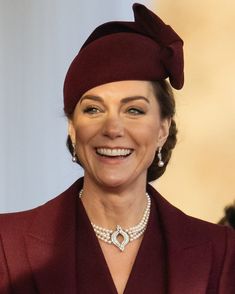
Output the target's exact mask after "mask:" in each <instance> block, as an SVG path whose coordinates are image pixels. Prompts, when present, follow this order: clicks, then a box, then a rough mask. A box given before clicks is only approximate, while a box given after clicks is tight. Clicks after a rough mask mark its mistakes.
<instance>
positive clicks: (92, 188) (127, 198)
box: [81, 178, 147, 229]
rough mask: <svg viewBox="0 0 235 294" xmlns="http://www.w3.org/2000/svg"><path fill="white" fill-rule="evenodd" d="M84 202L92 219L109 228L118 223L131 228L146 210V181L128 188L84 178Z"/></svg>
mask: <svg viewBox="0 0 235 294" xmlns="http://www.w3.org/2000/svg"><path fill="white" fill-rule="evenodd" d="M83 188H84V191H83V196H82V199H81V200H82V202H83V205H84V207H85V209H86V212H87V214H88V217H89V219H90V221H91V222H92V223H94V224H97V225H99V226H102V227H105V228H107V229H114V228H116V226H117V225H120V226H122V227H123V228H129V227H132V226H134V225H136V224H137V223H138V222H139V221H140V220H141V218H142V217H143V213H144V211H145V208H146V205H147V197H146V194H145V192H146V191H145V190H146V183H145V182H144V183H142V184H141V185H138V184H135V185H133V186H131V185H130V186H129V187H128V188H126V189H121V188H119V189H117V188H115V189H110V188H105V187H103V186H99V185H95V184H94V183H91V182H90V181H87V180H86V178H84V186H83Z"/></svg>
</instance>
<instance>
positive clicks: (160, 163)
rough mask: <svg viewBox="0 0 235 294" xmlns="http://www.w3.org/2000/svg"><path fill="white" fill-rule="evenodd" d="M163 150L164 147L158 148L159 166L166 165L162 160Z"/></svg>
mask: <svg viewBox="0 0 235 294" xmlns="http://www.w3.org/2000/svg"><path fill="white" fill-rule="evenodd" d="M161 151H162V147H159V148H158V153H157V157H158V163H157V165H158V167H163V166H164V161H163V160H162V153H161Z"/></svg>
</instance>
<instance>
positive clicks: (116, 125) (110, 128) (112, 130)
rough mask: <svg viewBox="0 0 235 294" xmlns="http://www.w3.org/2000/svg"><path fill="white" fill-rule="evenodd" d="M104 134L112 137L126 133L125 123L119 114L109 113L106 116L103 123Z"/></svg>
mask: <svg viewBox="0 0 235 294" xmlns="http://www.w3.org/2000/svg"><path fill="white" fill-rule="evenodd" d="M103 135H104V136H106V137H109V138H110V139H115V138H117V137H122V136H123V135H124V125H123V121H122V119H121V118H120V116H119V115H109V116H108V117H106V119H105V121H104V125H103Z"/></svg>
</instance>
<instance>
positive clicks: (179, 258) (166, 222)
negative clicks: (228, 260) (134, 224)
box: [148, 186, 212, 294]
mask: <svg viewBox="0 0 235 294" xmlns="http://www.w3.org/2000/svg"><path fill="white" fill-rule="evenodd" d="M148 191H149V193H150V195H152V196H153V200H154V201H155V203H156V207H157V209H158V213H159V218H160V220H161V223H162V231H163V234H164V238H165V241H166V246H167V259H168V291H169V293H170V294H182V293H190V294H198V293H207V285H208V281H209V274H210V269H211V264H212V249H211V241H210V240H208V239H207V237H205V236H204V234H201V231H200V226H201V225H200V222H201V221H195V220H194V221H193V218H191V217H188V216H186V215H185V214H184V213H183V212H181V211H180V210H179V209H177V208H176V207H174V206H172V205H171V204H170V203H169V202H167V201H166V200H165V199H164V198H163V197H162V196H161V195H160V194H159V193H158V192H157V191H156V190H155V189H154V188H153V187H151V186H148ZM195 223H197V225H195Z"/></svg>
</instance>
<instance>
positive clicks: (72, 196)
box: [25, 181, 82, 293]
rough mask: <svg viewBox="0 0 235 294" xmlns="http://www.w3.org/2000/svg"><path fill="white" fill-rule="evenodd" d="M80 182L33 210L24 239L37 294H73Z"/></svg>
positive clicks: (74, 291) (74, 288) (74, 290)
mask: <svg viewBox="0 0 235 294" xmlns="http://www.w3.org/2000/svg"><path fill="white" fill-rule="evenodd" d="M79 186H82V183H81V181H80V182H79V183H77V182H75V183H74V184H73V185H72V186H71V187H70V188H69V189H68V190H67V191H65V192H64V193H62V194H61V195H59V196H58V197H56V198H54V199H53V200H51V201H49V202H48V203H47V204H46V205H43V206H41V207H39V208H38V209H37V213H36V215H35V217H34V219H33V221H32V224H31V226H30V229H29V231H28V232H27V234H26V236H25V243H26V250H27V254H28V259H29V263H30V266H31V269H32V272H33V276H34V280H35V283H36V287H37V289H38V290H39V292H40V293H76V248H75V244H76V196H77V195H78V191H79Z"/></svg>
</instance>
